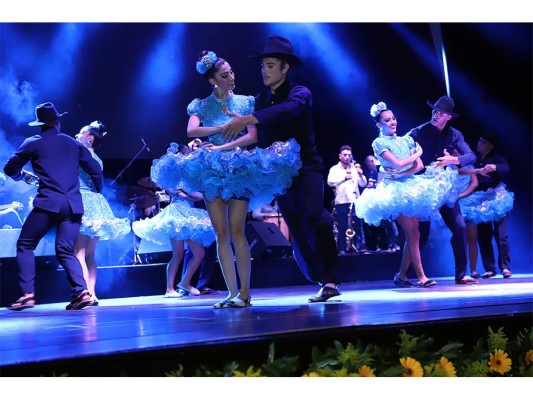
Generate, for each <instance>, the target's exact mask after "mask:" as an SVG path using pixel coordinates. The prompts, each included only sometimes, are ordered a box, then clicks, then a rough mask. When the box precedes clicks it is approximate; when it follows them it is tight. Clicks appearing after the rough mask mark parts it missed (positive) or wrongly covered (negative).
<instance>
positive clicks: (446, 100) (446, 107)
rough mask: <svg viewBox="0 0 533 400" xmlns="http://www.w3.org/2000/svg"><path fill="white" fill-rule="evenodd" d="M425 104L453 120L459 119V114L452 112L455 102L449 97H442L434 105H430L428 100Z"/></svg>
mask: <svg viewBox="0 0 533 400" xmlns="http://www.w3.org/2000/svg"><path fill="white" fill-rule="evenodd" d="M427 104H428V106H430V107H431V108H432V109H434V110H437V111H440V112H443V113H446V114H450V115H451V116H452V117H453V118H457V117H459V114H457V113H454V112H453V108H454V107H455V102H454V101H453V99H452V98H451V97H448V96H442V97H441V98H440V99H438V100H437V102H436V103H435V104H431V102H430V101H429V100H428V101H427Z"/></svg>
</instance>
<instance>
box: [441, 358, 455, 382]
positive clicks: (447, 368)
mask: <svg viewBox="0 0 533 400" xmlns="http://www.w3.org/2000/svg"><path fill="white" fill-rule="evenodd" d="M438 366H439V367H440V369H442V370H443V371H444V372H445V373H446V376H455V377H456V376H457V373H456V372H455V367H454V366H453V364H452V362H451V361H448V359H447V358H446V357H441V358H440V360H439V362H438Z"/></svg>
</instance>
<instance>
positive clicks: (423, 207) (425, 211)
mask: <svg viewBox="0 0 533 400" xmlns="http://www.w3.org/2000/svg"><path fill="white" fill-rule="evenodd" d="M415 147H416V145H415V142H414V140H413V138H412V137H411V136H409V135H405V136H396V135H393V136H380V137H378V138H377V139H375V140H374V142H373V143H372V148H373V150H374V154H375V156H376V157H377V159H378V160H379V161H380V163H381V166H382V167H383V168H393V169H397V168H396V167H395V166H394V165H393V164H391V163H390V162H389V161H388V160H386V159H384V158H383V157H382V156H381V155H382V154H383V152H384V151H385V150H388V151H390V152H391V153H392V154H394V156H396V158H398V159H403V158H406V157H409V156H410V155H411V154H412V151H414V150H415ZM411 167H412V165H408V166H406V167H404V168H402V169H400V170H398V172H402V171H406V170H408V169H409V168H411ZM383 173H384V179H383V181H382V182H380V183H379V184H378V185H377V186H376V188H375V189H374V190H365V191H363V193H362V194H361V196H359V198H358V199H357V200H356V201H355V213H356V215H357V216H358V217H359V218H362V219H364V221H365V222H366V223H368V224H372V225H375V226H379V225H380V223H381V221H382V220H384V219H387V218H393V219H396V218H397V217H398V216H399V215H400V214H403V215H405V216H407V217H415V216H417V217H419V219H420V220H421V221H429V220H431V219H434V218H436V217H437V215H438V211H439V209H440V208H441V207H442V206H443V205H445V204H448V205H453V203H454V202H455V201H456V199H457V190H456V189H455V188H454V187H455V183H456V179H457V177H458V173H457V170H454V169H452V168H449V167H445V168H436V166H435V165H433V164H431V165H429V166H427V167H426V172H425V173H424V174H421V175H413V174H411V175H405V176H401V177H399V178H394V177H392V176H391V174H390V173H388V172H386V171H385V170H384V171H383Z"/></svg>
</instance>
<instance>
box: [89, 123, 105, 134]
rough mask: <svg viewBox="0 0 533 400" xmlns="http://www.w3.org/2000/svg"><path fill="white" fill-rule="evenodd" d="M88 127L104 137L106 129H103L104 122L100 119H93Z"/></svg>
mask: <svg viewBox="0 0 533 400" xmlns="http://www.w3.org/2000/svg"><path fill="white" fill-rule="evenodd" d="M89 127H91V128H94V129H96V130H97V131H98V132H100V135H102V137H104V136H105V135H107V131H106V130H105V126H104V124H102V122H100V121H93V122H91V123H90V124H89Z"/></svg>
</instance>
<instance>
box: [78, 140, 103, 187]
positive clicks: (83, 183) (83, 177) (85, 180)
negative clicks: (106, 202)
mask: <svg viewBox="0 0 533 400" xmlns="http://www.w3.org/2000/svg"><path fill="white" fill-rule="evenodd" d="M88 150H89V152H90V153H91V155H92V156H93V158H94V159H95V160H96V161H97V162H98V164H100V168H102V169H104V163H103V162H102V160H101V159H100V157H98V155H96V153H95V152H94V150H93V149H88ZM79 171H80V173H79V180H80V190H90V191H92V192H96V187H95V186H94V182H93V180H92V179H91V177H90V176H89V174H88V173H87V172H85V171H84V170H83V169H82V168H80V169H79Z"/></svg>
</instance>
